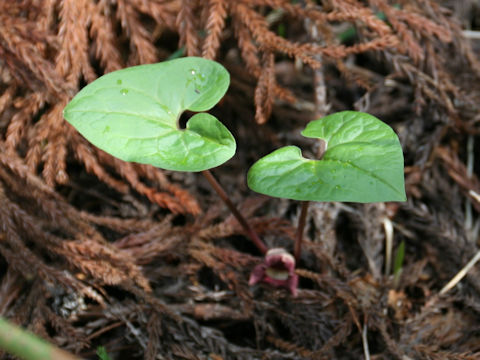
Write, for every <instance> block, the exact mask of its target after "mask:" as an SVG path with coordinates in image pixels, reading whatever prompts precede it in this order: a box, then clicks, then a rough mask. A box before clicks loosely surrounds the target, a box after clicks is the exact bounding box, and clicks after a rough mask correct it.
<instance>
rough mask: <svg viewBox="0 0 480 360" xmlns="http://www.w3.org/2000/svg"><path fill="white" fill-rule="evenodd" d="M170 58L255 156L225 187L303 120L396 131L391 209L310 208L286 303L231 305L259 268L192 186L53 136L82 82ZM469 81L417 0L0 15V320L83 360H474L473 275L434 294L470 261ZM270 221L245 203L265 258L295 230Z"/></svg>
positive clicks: (32, 1)
mask: <svg viewBox="0 0 480 360" xmlns="http://www.w3.org/2000/svg"><path fill="white" fill-rule="evenodd" d="M319 3H321V5H319ZM397 3H398V4H400V6H394V5H396V4H397ZM379 11H381V12H382V13H383V14H384V15H385V17H386V20H383V19H382V18H381V17H379V16H378V15H377V14H378V12H379ZM280 25H282V26H284V27H285V29H286V31H285V32H284V33H281V32H279V31H277V29H278V28H279V27H281V26H280ZM313 28H314V29H315V31H312V29H313ZM345 29H347V30H348V31H347V33H348V32H349V33H350V34H353V35H351V37H350V38H347V39H344V38H342V36H344V35H345V33H344V30H345ZM172 39H173V41H174V42H175V43H174V44H173V45H172ZM177 40H178V41H177ZM175 47H184V50H185V51H184V52H185V54H187V55H196V56H199V55H201V56H203V57H205V58H209V59H216V60H218V61H220V62H222V63H223V64H224V65H225V66H226V67H227V68H229V69H231V70H232V71H231V73H232V74H234V76H232V89H231V91H232V92H231V93H233V94H235V95H236V96H237V97H236V98H235V99H233V95H231V93H228V94H227V96H226V99H225V103H226V104H228V105H229V109H226V107H227V106H225V105H220V106H219V107H218V109H216V110H217V111H219V112H222V113H226V114H228V115H230V118H226V120H227V121H230V124H231V125H232V126H233V127H234V128H235V130H236V131H237V133H238V137H239V139H240V140H241V142H242V143H243V144H245V145H246V146H245V148H246V149H248V148H251V149H253V150H245V151H244V152H242V154H241V156H239V158H237V159H235V160H234V164H233V165H232V166H233V167H234V168H235V167H236V166H237V165H238V163H241V164H240V165H241V166H242V167H245V166H247V163H248V162H249V161H250V160H251V158H254V157H257V156H258V154H259V153H260V152H267V151H269V150H270V149H271V148H272V147H275V146H278V145H280V144H283V143H284V142H285V141H284V140H285V139H286V141H287V142H288V141H290V138H289V136H293V135H291V133H292V132H291V130H292V129H294V128H296V127H300V126H304V125H305V122H306V121H307V119H310V118H312V117H313V116H314V115H313V114H316V113H324V112H326V111H327V109H328V108H332V109H334V110H343V109H346V108H351V107H355V108H356V109H359V110H364V111H369V112H372V113H374V114H376V115H379V116H380V117H381V118H382V119H383V118H384V117H385V118H386V119H387V121H389V122H390V123H391V124H393V125H395V126H396V130H397V132H398V133H399V135H400V138H401V141H402V144H403V145H404V150H405V157H406V161H407V163H408V165H409V166H410V167H409V173H408V179H407V180H408V181H407V182H408V188H407V189H408V191H409V202H408V203H406V204H402V205H399V206H397V207H389V206H387V207H382V206H377V205H371V206H363V205H359V206H353V205H348V206H347V205H339V204H336V205H332V206H325V204H323V205H322V206H318V207H316V206H315V205H312V209H311V211H310V215H309V219H308V221H307V229H306V235H305V246H304V253H303V256H302V258H301V260H300V264H299V267H298V269H297V274H298V275H299V276H300V278H301V282H300V289H299V295H298V297H297V298H295V299H294V298H291V297H290V296H289V295H288V294H286V293H285V292H284V291H282V290H275V289H272V288H269V287H266V286H262V285H260V286H257V287H255V288H250V287H249V286H248V276H249V271H250V270H251V269H252V267H253V266H254V265H255V264H256V263H258V262H259V261H260V259H259V257H258V256H257V255H258V254H257V253H256V252H255V250H253V249H252V248H250V247H249V245H248V244H247V240H246V239H245V237H244V234H243V231H242V229H241V228H240V227H239V225H238V224H237V222H236V221H235V220H234V219H233V218H232V217H231V216H228V215H227V214H226V212H225V210H224V209H223V207H221V206H219V205H218V204H216V203H215V204H214V203H213V201H212V200H211V199H210V198H209V194H207V195H204V193H205V191H204V189H203V185H202V183H201V180H198V181H195V182H192V181H191V180H189V178H188V177H187V176H185V177H184V185H180V184H179V183H178V182H177V181H175V180H172V179H173V178H174V176H173V175H172V174H170V173H168V172H164V171H161V170H158V169H154V168H152V167H150V166H147V165H140V164H132V163H124V162H122V161H120V160H118V159H115V158H112V157H111V156H109V155H108V154H106V153H104V152H102V151H101V150H99V149H96V148H95V147H93V146H92V145H91V144H89V143H88V142H87V141H85V140H84V139H83V138H82V137H81V136H80V135H79V134H78V133H77V132H76V131H75V130H74V129H73V128H72V127H70V126H69V125H67V124H66V123H65V121H64V120H63V119H62V109H63V107H64V106H65V104H66V103H67V102H68V101H69V100H70V99H71V97H72V96H73V95H74V94H75V93H76V92H77V91H78V90H79V88H80V87H81V86H83V85H84V84H85V83H88V82H91V81H93V80H94V79H95V78H96V77H98V76H100V75H102V74H104V73H107V72H110V71H114V70H117V69H120V68H123V67H125V66H130V65H136V64H140V63H151V62H156V61H161V60H165V59H166V58H167V57H169V56H170V55H171V53H172V50H173V49H174V48H175ZM365 59H366V60H365ZM362 61H363V62H362ZM302 64H303V65H302ZM372 64H373V65H372ZM378 65H380V67H379V68H377V66H378ZM380 68H381V69H380ZM285 69H287V71H285ZM339 74H340V75H339ZM479 75H480V67H479V62H478V58H477V57H476V56H475V54H474V53H473V52H472V50H471V49H470V47H469V46H468V44H467V43H466V42H465V40H464V39H463V38H462V37H461V36H460V28H459V26H458V25H457V24H456V23H455V22H454V21H452V18H451V17H450V15H449V13H448V11H446V10H445V9H444V8H442V7H441V6H440V5H439V4H438V3H437V2H435V1H433V0H411V1H400V2H393V1H387V0H369V1H363V2H360V1H357V0H338V1H322V2H312V1H308V0H307V1H303V2H292V1H287V0H253V1H252V0H249V1H247V0H236V1H234V0H208V1H198V0H167V1H160V0H158V1H144V0H98V1H93V0H81V1H60V0H24V1H3V2H0V136H1V138H0V254H1V262H2V265H4V266H3V267H2V269H5V273H4V274H2V275H3V276H2V278H1V282H0V310H1V314H2V315H4V316H7V317H9V318H11V319H13V320H14V321H15V322H16V323H19V324H22V325H24V326H26V327H29V328H30V329H31V330H33V331H34V332H36V333H37V334H39V335H41V336H43V337H44V338H46V339H48V340H49V341H52V342H56V343H57V344H59V345H61V346H63V347H64V348H66V349H69V350H71V351H74V352H77V353H79V354H80V355H81V356H82V357H91V356H94V355H93V352H94V350H95V347H96V346H97V345H104V344H107V348H108V351H109V352H111V353H112V354H114V355H116V356H117V357H118V358H133V356H134V355H132V354H142V355H144V356H145V358H147V359H155V358H158V357H164V358H172V359H174V358H177V359H178V358H183V359H185V358H187V359H199V358H207V357H209V358H212V359H220V358H223V359H252V358H265V359H273V358H275V359H300V358H305V359H306V358H313V359H337V358H345V354H349V356H350V357H351V358H361V357H362V356H363V351H364V349H363V347H362V342H361V339H362V331H363V328H364V327H365V328H366V329H367V330H368V339H369V341H370V342H371V343H374V344H375V347H372V348H371V351H373V352H375V353H374V354H372V358H373V357H374V356H375V357H376V358H399V359H400V358H407V357H408V358H415V359H443V358H446V359H470V358H472V359H473V358H478V356H479V352H480V348H479V346H478V344H479V337H478V334H477V333H476V332H475V329H476V328H478V321H479V320H478V319H480V306H479V305H478V304H479V303H480V295H479V294H480V281H479V280H478V279H479V276H478V274H477V273H478V270H475V269H474V270H472V271H471V273H470V275H468V276H467V278H466V279H465V284H464V285H463V287H461V288H459V289H458V290H456V292H455V295H454V296H453V297H451V298H448V297H446V298H445V297H443V298H442V297H438V296H435V295H434V294H435V293H436V292H437V291H438V289H439V288H440V287H441V286H443V284H444V283H445V282H446V281H448V280H449V279H450V278H451V277H452V276H453V275H454V274H455V272H456V270H457V269H459V268H460V267H461V266H462V265H463V264H464V263H465V262H466V261H468V260H469V258H470V256H471V254H472V253H474V252H475V251H477V244H476V243H475V239H473V240H472V235H471V233H472V231H473V230H472V229H470V230H468V229H466V228H465V226H464V225H463V224H464V222H465V221H464V214H463V209H464V204H463V201H464V200H465V199H466V198H467V197H469V199H470V200H471V203H472V204H473V206H474V208H475V209H476V211H477V213H475V214H477V215H478V211H479V207H478V198H477V197H476V196H475V195H474V194H478V193H479V192H480V190H479V183H478V174H471V175H469V176H468V178H467V175H468V172H467V167H466V165H465V164H464V160H463V158H464V157H463V152H462V150H461V146H460V145H458V144H462V137H463V136H465V135H466V134H467V133H468V134H470V135H471V136H475V135H477V134H478V124H479V121H478V110H479V106H478V103H480V102H479V101H478V98H479V96H478V93H479V92H478V91H479V89H477V88H476V87H475V86H473V85H472V84H471V77H472V76H477V80H478V76H479ZM303 89H309V90H308V91H307V92H305V91H304V90H303ZM311 89H313V90H311ZM469 92H471V93H469ZM345 94H346V95H347V96H346V97H344V96H343V95H345ZM352 94H354V95H352ZM349 98H353V100H351V99H349ZM285 103H288V104H285ZM253 106H255V111H250V110H251V108H250V107H253ZM250 118H254V120H253V121H250ZM269 118H273V119H274V121H273V122H269V121H268V120H269ZM255 122H256V124H255ZM257 124H263V126H262V127H256V128H255V131H253V130H252V129H253V126H255V125H257ZM257 130H258V131H257ZM452 130H453V131H452ZM285 134H287V135H285ZM452 138H453V139H454V140H452ZM294 140H298V139H294ZM298 141H299V142H302V141H305V140H304V139H301V140H298ZM441 142H442V146H441V147H440V146H439V145H440V143H441ZM454 144H457V145H454ZM305 145H306V147H305V148H306V149H310V146H311V144H310V143H306V142H305ZM312 153H314V150H312ZM247 159H248V160H247ZM78 164H80V165H81V168H80V170H78V166H77V167H76V165H78ZM239 167H240V166H239ZM83 170H85V171H86V172H88V173H90V174H93V175H94V176H95V177H96V178H98V179H99V180H100V182H101V183H104V184H106V185H107V186H108V188H111V189H113V190H114V192H109V190H106V188H105V187H102V184H99V182H96V183H95V184H94V186H91V188H90V187H89V185H85V184H84V182H85V183H86V182H88V181H90V182H91V181H92V180H91V179H90V178H88V179H87V180H85V179H86V178H85V174H84V173H83ZM219 171H221V170H219ZM476 171H477V172H478V169H476ZM230 173H233V172H230V171H229V170H227V171H225V173H224V175H227V176H228V175H230V176H231V174H230ZM177 179H178V178H177ZM189 181H190V182H189ZM77 184H79V185H77ZM59 185H62V186H59ZM185 185H186V186H188V189H189V190H188V191H187V190H185V189H184V186H185ZM243 186H244V184H243V178H242V180H234V184H233V185H232V187H231V188H230V190H231V191H230V193H231V194H232V196H237V195H238V194H239V193H240V190H238V189H242V187H243ZM55 189H56V190H59V191H60V192H61V194H60V193H59V192H56V191H55ZM99 189H100V190H99ZM132 190H134V191H133V193H132ZM191 191H196V192H195V196H193V195H192V194H191ZM472 194H473V195H472ZM139 195H140V197H139ZM79 198H80V199H81V200H80V201H79V200H78V199H79ZM92 199H93V200H92ZM145 200H147V201H145ZM73 204H75V206H74V205H73ZM152 204H153V205H152ZM199 204H202V205H203V204H205V205H204V206H203V210H206V211H205V213H203V214H201V208H200V205H199ZM285 204H286V203H279V202H267V201H265V200H264V199H263V200H262V199H260V200H259V199H258V198H254V199H247V201H245V202H244V203H243V206H242V210H243V211H244V213H245V214H246V216H247V217H248V218H250V220H251V223H252V225H253V226H254V228H255V229H256V230H257V231H258V232H259V233H260V234H261V235H262V237H263V238H264V239H265V241H266V242H267V244H268V245H269V247H273V246H283V247H286V248H289V249H291V248H292V239H293V238H294V234H295V231H294V227H293V225H292V223H296V217H297V216H298V214H297V213H296V209H295V206H293V207H292V206H291V205H285ZM157 205H158V206H159V207H161V208H165V209H167V210H168V211H169V212H170V213H172V214H167V215H165V212H164V211H162V210H160V211H159V210H158V206H157ZM78 207H80V208H81V209H83V210H79V209H78ZM392 209H393V210H392ZM188 213H189V214H195V215H196V218H195V221H194V222H193V221H192V219H191V218H189V217H188V216H185V217H183V216H178V214H188ZM385 217H390V218H393V221H394V225H395V239H394V240H395V244H396V245H397V244H398V243H399V241H400V240H405V241H406V243H407V257H406V261H405V265H404V272H403V275H402V277H401V279H400V283H399V285H398V288H396V289H395V290H394V293H395V294H396V295H397V297H396V298H394V299H397V300H398V299H401V300H402V301H404V303H403V304H399V303H398V301H397V302H395V301H393V300H392V298H391V296H390V294H392V292H391V290H392V288H393V286H394V285H393V284H392V283H391V281H390V278H389V277H388V276H385V275H384V274H383V268H382V265H383V264H382V261H383V259H384V258H383V251H382V250H383V242H382V241H383V228H382V220H383V219H384V218H385ZM113 289H115V290H113ZM87 298H88V301H85V299H87ZM306 330H308V331H306ZM252 333H254V335H250V334H252ZM460 335H461V336H460ZM373 339H375V340H373ZM412 344H413V345H412Z"/></svg>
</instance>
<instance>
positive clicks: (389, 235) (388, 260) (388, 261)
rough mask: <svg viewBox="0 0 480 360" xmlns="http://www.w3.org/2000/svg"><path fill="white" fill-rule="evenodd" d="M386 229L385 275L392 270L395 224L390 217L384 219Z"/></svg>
mask: <svg viewBox="0 0 480 360" xmlns="http://www.w3.org/2000/svg"><path fill="white" fill-rule="evenodd" d="M383 228H384V229H385V276H388V275H390V272H391V271H392V248H393V225H392V222H391V221H390V219H389V218H387V217H385V218H384V219H383Z"/></svg>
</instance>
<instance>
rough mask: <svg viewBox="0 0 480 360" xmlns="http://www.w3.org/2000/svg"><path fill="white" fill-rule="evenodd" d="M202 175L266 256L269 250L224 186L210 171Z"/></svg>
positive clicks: (205, 171)
mask: <svg viewBox="0 0 480 360" xmlns="http://www.w3.org/2000/svg"><path fill="white" fill-rule="evenodd" d="M202 173H203V176H205V178H206V179H207V180H208V182H209V183H210V185H212V187H213V189H214V190H215V191H216V192H217V194H218V196H220V198H221V199H222V200H223V202H224V203H225V205H227V207H228V208H229V209H230V211H231V212H232V214H233V216H235V218H236V219H237V221H238V222H239V223H240V225H242V227H243V229H244V230H245V232H246V233H247V235H248V237H249V238H250V239H251V240H252V241H253V243H254V244H255V246H256V247H257V248H258V250H260V252H261V253H262V254H266V253H267V250H268V249H267V247H266V246H265V244H264V243H263V241H262V240H261V239H260V237H259V236H258V235H257V233H256V232H255V231H254V230H253V229H252V227H251V226H250V224H249V223H248V222H247V220H246V219H245V218H244V217H243V215H242V214H241V213H240V211H238V209H237V208H236V207H235V205H234V204H233V203H232V201H231V200H230V198H229V197H228V195H227V193H226V192H225V190H223V188H222V186H221V185H220V183H219V182H218V181H217V179H215V177H214V176H213V174H212V173H211V172H210V171H209V170H204V171H202Z"/></svg>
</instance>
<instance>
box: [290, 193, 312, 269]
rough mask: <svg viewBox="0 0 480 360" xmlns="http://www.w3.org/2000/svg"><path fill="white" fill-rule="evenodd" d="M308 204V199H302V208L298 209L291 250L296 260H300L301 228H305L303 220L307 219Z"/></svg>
mask: <svg viewBox="0 0 480 360" xmlns="http://www.w3.org/2000/svg"><path fill="white" fill-rule="evenodd" d="M309 204H310V202H309V201H302V210H300V218H299V219H298V226H297V234H296V236H295V248H294V251H293V254H294V256H295V261H296V262H298V260H300V255H301V253H302V239H303V229H304V228H305V222H306V220H307V212H308V205H309Z"/></svg>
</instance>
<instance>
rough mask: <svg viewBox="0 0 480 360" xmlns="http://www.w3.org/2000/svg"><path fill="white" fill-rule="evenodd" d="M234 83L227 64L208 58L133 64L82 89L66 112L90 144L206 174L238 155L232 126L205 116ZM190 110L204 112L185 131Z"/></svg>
mask: <svg viewBox="0 0 480 360" xmlns="http://www.w3.org/2000/svg"><path fill="white" fill-rule="evenodd" d="M229 83H230V76H229V74H228V72H227V70H226V69H225V68H224V67H223V66H221V65H220V64H218V63H216V62H214V61H210V60H206V59H202V58H195V57H187V58H181V59H175V60H171V61H165V62H162V63H157V64H148V65H139V66H134V67H130V68H126V69H123V70H118V71H114V72H111V73H109V74H106V75H104V76H102V77H100V78H98V79H97V80H95V81H94V82H92V83H90V84H89V85H87V86H86V87H84V88H83V89H82V90H81V91H80V92H79V93H78V94H77V95H76V96H75V97H74V98H73V99H72V101H71V102H70V103H69V104H68V105H67V106H66V107H65V109H64V117H65V119H66V120H67V121H68V122H69V123H70V124H72V125H73V126H74V127H75V128H76V129H77V130H78V131H79V132H80V133H81V134H82V135H83V136H84V137H85V138H86V139H87V140H89V141H90V142H91V143H92V144H94V145H95V146H97V147H98V148H100V149H102V150H104V151H106V152H107V153H109V154H111V155H113V156H115V157H117V158H120V159H122V160H125V161H132V162H138V163H143V164H150V165H153V166H156V167H159V168H162V169H167V170H178V171H203V170H206V169H210V168H213V167H216V166H218V165H221V164H222V163H224V162H226V161H227V160H229V159H230V158H231V157H232V156H233V155H234V154H235V148H236V145H235V139H234V138H233V136H232V134H231V133H230V131H228V129H227V128H226V127H225V126H224V125H223V124H222V123H221V122H220V121H218V120H217V119H216V118H215V117H214V116H212V115H210V114H207V113H203V111H207V110H209V109H211V108H212V107H213V106H214V105H215V104H217V102H218V101H220V99H221V98H222V97H223V95H224V94H225V92H226V91H227V88H228V85H229ZM185 110H190V111H192V112H198V113H197V114H195V115H193V116H192V117H191V118H190V119H189V121H188V122H187V125H186V129H181V128H180V127H179V120H180V116H181V114H182V113H183V112H184V111H185Z"/></svg>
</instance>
